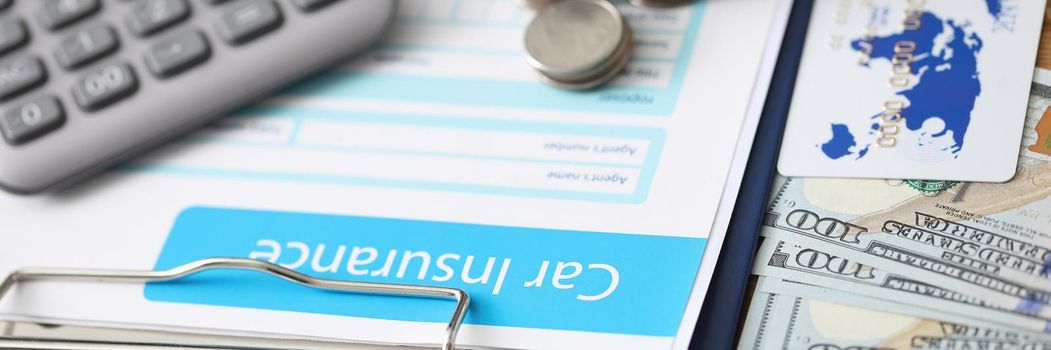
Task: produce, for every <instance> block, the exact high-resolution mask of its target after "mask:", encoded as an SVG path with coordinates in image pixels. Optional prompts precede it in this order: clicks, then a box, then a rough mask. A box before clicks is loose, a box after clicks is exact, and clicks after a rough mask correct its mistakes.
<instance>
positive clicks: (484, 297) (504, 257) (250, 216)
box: [145, 208, 706, 336]
mask: <svg viewBox="0 0 1051 350" xmlns="http://www.w3.org/2000/svg"><path fill="white" fill-rule="evenodd" d="M705 243H706V240H705V239H702V238H678V237H661V236H645V235H628V234H612V233H598V232H581V231H566V230H550V229H538V228H523V227H504V226H489V225H476V224H460V223H448V222H432V221H418V220H403V219H385V218H372V217H355V216H336V215H319V214H300V213H283V212H266V211H249V210H233V209H217V208H192V209H188V210H186V211H184V212H183V213H182V214H180V215H179V217H178V219H177V221H176V223H175V226H174V228H173V229H172V232H171V235H170V236H169V238H168V241H167V242H166V243H165V245H164V248H163V251H162V252H161V254H160V257H159V259H158V261H157V266H156V268H158V269H167V268H171V267H175V266H178V265H181V264H184V263H187V262H190V261H193V260H198V259H203V258H208V257H251V258H254V259H260V260H267V261H271V262H275V263H278V264H281V265H283V266H286V267H289V268H292V269H295V270H297V271H299V272H302V273H305V274H309V275H313V276H318V277H324V278H332V279H343V280H356V281H374V282H389V283H408V284H422V285H438V286H445V287H455V288H461V289H464V290H466V291H468V292H469V293H470V294H471V298H472V305H471V309H470V312H469V314H468V316H467V319H466V323H468V324H477V325H492V326H509V327H529V328H544V329H558V330H572V331H593V332H609V333H621V334H635V335H650V336H673V335H674V334H675V332H676V331H677V329H678V326H679V322H680V319H681V317H682V313H683V310H684V308H685V306H686V301H687V298H688V297H689V294H690V291H691V289H692V286H693V282H694V278H695V275H696V272H697V268H698V266H699V264H700V260H701V255H702V253H703V252H704V247H705ZM145 295H146V298H148V299H150V300H154V301H168V302H182V303H197V304H207V305H223V306H237V307H251V308H262V309H271V310H285V311H297V312H311V313H323V314H333V315H346V316H356V317H369V318H381V319H392V320H405V321H425V322H442V321H445V320H446V319H447V318H448V315H449V313H450V312H451V310H452V303H450V302H448V301H442V300H427V299H413V298H392V297H382V296H369V295H358V294H347V293H336V292H322V291H317V290H313V289H309V288H307V287H302V286H298V285H294V284H291V283H288V282H285V281H279V280H277V279H275V278H273V277H269V276H265V275H263V274H259V273H255V272H248V271H243V272H242V271H210V272H205V273H203V274H201V275H200V276H195V277H191V278H189V279H187V280H186V281H180V282H173V283H151V284H148V285H147V286H146V289H145Z"/></svg>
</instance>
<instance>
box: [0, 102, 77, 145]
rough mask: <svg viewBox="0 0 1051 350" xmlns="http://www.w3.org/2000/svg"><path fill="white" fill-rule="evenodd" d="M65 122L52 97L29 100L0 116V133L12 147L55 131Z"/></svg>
mask: <svg viewBox="0 0 1051 350" xmlns="http://www.w3.org/2000/svg"><path fill="white" fill-rule="evenodd" d="M63 121H65V114H64V113H63V111H62V105H60V104H59V103H58V99H56V98H55V97H54V96H46V97H41V98H37V99H35V100H31V101H28V102H25V103H22V104H21V105H17V106H15V107H14V108H12V109H9V110H7V111H6V112H4V114H3V116H0V131H3V134H4V139H5V140H7V143H9V144H12V145H20V144H23V143H26V142H28V141H30V140H32V139H35V138H37V137H40V136H42V135H44V134H46V133H48V132H49V131H52V130H55V129H57V128H58V127H59V126H61V125H62V122H63Z"/></svg>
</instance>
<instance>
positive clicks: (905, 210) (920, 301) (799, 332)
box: [739, 12, 1051, 350]
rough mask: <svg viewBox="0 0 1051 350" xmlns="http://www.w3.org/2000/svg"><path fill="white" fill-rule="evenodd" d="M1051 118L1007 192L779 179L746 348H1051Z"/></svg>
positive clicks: (1034, 111) (1038, 81)
mask: <svg viewBox="0 0 1051 350" xmlns="http://www.w3.org/2000/svg"><path fill="white" fill-rule="evenodd" d="M1047 20H1051V12H1049V13H1048V17H1047ZM1047 20H1046V21H1047ZM1044 32H1045V33H1044V40H1042V41H1044V42H1046V43H1047V44H1045V45H1043V46H1042V50H1040V57H1039V59H1038V60H1037V62H1038V64H1042V65H1047V66H1051V36H1049V35H1048V32H1049V30H1048V28H1047V27H1045V30H1044ZM990 88H993V87H990ZM1049 107H1051V71H1049V70H1043V69H1037V71H1036V75H1035V80H1034V82H1033V83H1032V87H1031V89H1030V97H1029V101H1028V110H1027V116H1026V122H1025V131H1024V138H1023V142H1022V144H1021V147H1019V148H1018V152H1017V155H1016V156H1017V168H1016V171H1015V176H1014V178H1012V179H1011V180H1010V181H1008V182H1006V183H983V182H974V183H968V182H957V181H931V180H863V179H832V178H786V177H779V178H778V179H777V180H776V181H775V184H774V188H772V189H771V195H770V199H769V203H768V210H767V213H766V217H765V219H764V222H763V227H762V231H761V234H762V236H763V239H762V241H761V245H760V248H759V251H758V254H757V256H756V264H755V269H754V273H755V274H756V276H755V288H754V291H753V293H751V295H750V302H749V303H748V306H747V315H746V318H745V322H744V324H743V327H742V330H741V334H740V343H739V349H806V350H862V349H1026V350H1029V349H1051V108H1049ZM1005 118H1007V117H1006V116H1005Z"/></svg>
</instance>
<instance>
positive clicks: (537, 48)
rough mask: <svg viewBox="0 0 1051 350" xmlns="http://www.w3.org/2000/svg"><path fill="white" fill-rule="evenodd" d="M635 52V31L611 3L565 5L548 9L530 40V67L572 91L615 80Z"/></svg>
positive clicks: (574, 0) (573, 0) (587, 0)
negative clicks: (632, 51)
mask: <svg viewBox="0 0 1051 350" xmlns="http://www.w3.org/2000/svg"><path fill="white" fill-rule="evenodd" d="M632 46H633V40H632V33H631V28H630V27H629V26H628V24H627V23H626V22H625V21H624V18H623V17H622V16H621V14H620V11H618V10H617V8H616V7H614V6H613V5H612V4H610V3H609V2H608V1H605V0H564V1H560V2H557V3H554V4H551V5H549V6H547V7H544V8H543V9H542V10H540V12H539V13H537V15H536V17H535V18H534V19H533V22H532V23H530V24H529V27H528V28H527V29H526V35H525V48H526V52H527V53H528V60H529V63H530V65H532V66H533V68H535V69H536V70H537V71H539V72H540V73H541V75H542V76H543V77H544V78H545V80H548V81H549V82H552V83H555V84H556V85H558V86H562V87H570V88H572V87H576V88H588V87H593V86H596V85H598V84H601V83H602V82H605V81H607V80H609V79H611V78H613V77H615V76H616V73H617V72H619V70H620V69H621V68H623V66H624V65H625V64H626V63H627V59H628V57H629V56H630V54H631V48H632Z"/></svg>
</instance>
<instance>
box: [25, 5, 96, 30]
mask: <svg viewBox="0 0 1051 350" xmlns="http://www.w3.org/2000/svg"><path fill="white" fill-rule="evenodd" d="M42 4H43V6H41V7H40V16H39V17H40V22H42V23H43V24H44V27H47V28H48V29H58V28H61V27H63V26H66V25H68V24H70V23H73V22H75V21H77V20H79V19H81V18H84V17H87V16H88V15H90V14H92V13H94V12H95V11H98V10H99V7H100V6H101V5H100V4H99V0H43V1H42Z"/></svg>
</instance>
